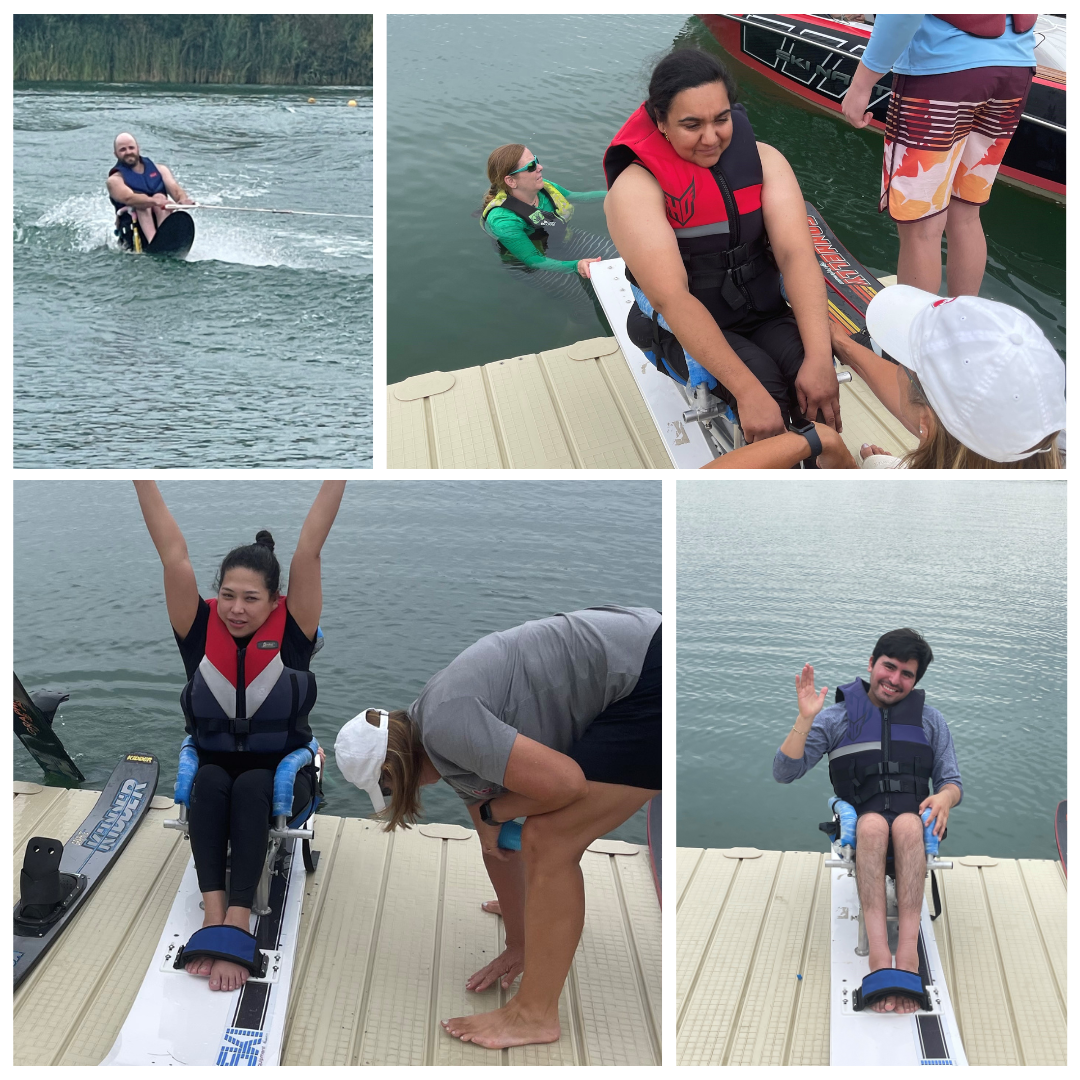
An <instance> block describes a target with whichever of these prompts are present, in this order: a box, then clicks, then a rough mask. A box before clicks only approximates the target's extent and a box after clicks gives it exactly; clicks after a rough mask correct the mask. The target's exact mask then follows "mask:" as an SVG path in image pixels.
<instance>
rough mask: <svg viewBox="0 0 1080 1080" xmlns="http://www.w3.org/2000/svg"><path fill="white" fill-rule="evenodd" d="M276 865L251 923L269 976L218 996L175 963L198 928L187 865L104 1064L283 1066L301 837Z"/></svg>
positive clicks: (194, 880)
mask: <svg viewBox="0 0 1080 1080" xmlns="http://www.w3.org/2000/svg"><path fill="white" fill-rule="evenodd" d="M312 820H314V819H312ZM276 870H277V872H276V873H275V874H274V876H273V878H272V879H271V885H270V913H269V914H268V915H263V916H257V915H252V920H251V922H252V925H251V932H252V933H253V934H254V935H255V936H256V938H258V943H259V944H258V947H259V949H261V950H262V951H263V952H265V953H268V954H269V960H270V962H269V965H268V967H267V973H266V976H265V977H264V978H262V979H254V978H251V979H248V981H247V982H246V983H245V984H244V985H243V986H242V987H241V988H240V989H239V990H233V991H231V992H229V993H222V992H221V991H213V990H211V989H210V988H209V986H208V985H207V980H206V979H204V978H199V977H197V976H194V975H189V974H188V973H187V972H186V971H184V969H183V968H180V969H176V968H174V967H173V960H174V959H175V957H176V954H177V951H178V950H179V948H180V946H181V945H183V944H184V943H185V942H186V941H187V940H188V938H190V937H191V935H192V934H193V933H194V932H195V931H196V930H198V929H199V928H200V927H201V926H202V910H201V909H200V907H199V902H200V899H201V896H200V893H199V880H198V877H197V875H196V873H195V864H194V862H193V861H192V862H189V863H188V867H187V870H186V872H185V873H184V877H183V880H182V881H181V883H180V889H179V891H178V892H177V894H176V899H175V901H174V902H173V905H172V909H171V910H170V912H169V919H168V922H167V923H166V924H165V929H164V930H163V931H162V934H161V938H160V940H159V942H158V947H157V949H156V950H155V951H154V957H153V960H152V961H151V963H150V967H149V969H148V970H147V972H146V976H145V977H144V979H143V982H142V986H141V987H140V988H139V993H138V996H137V997H136V999H135V1003H134V1004H133V1005H132V1007H131V1010H130V1012H129V1013H128V1016H127V1020H126V1021H125V1022H124V1026H123V1028H122V1029H121V1031H120V1035H119V1037H118V1038H117V1040H116V1042H115V1043H114V1044H113V1048H112V1050H110V1051H109V1054H108V1056H107V1057H106V1058H105V1060H104V1061H103V1062H102V1063H101V1064H102V1065H142V1066H147V1065H264V1066H265V1065H278V1064H280V1060H281V1047H282V1041H283V1038H284V1034H285V1013H286V1009H287V1008H288V1004H289V986H290V984H291V982H292V975H293V961H294V959H295V955H296V942H297V938H298V937H299V933H300V914H301V909H302V907H303V902H304V881H305V877H306V875H305V871H304V862H303V859H302V858H301V857H300V848H299V841H295V840H289V841H285V842H284V843H283V844H282V847H281V853H280V854H279V856H278V863H277V867H276Z"/></svg>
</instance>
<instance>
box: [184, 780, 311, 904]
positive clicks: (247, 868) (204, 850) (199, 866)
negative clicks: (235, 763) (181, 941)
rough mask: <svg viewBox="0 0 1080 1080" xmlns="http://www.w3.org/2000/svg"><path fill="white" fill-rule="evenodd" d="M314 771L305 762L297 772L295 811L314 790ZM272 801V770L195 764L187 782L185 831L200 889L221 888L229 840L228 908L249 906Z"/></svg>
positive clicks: (261, 860) (267, 836) (263, 853)
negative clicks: (233, 772) (237, 769)
mask: <svg viewBox="0 0 1080 1080" xmlns="http://www.w3.org/2000/svg"><path fill="white" fill-rule="evenodd" d="M312 773H313V769H312V768H311V767H310V766H308V767H307V768H303V769H301V770H300V771H299V772H298V773H297V774H296V786H295V788H294V789H293V807H292V812H293V816H295V815H296V814H298V813H300V811H301V810H303V809H304V807H305V806H307V804H308V803H309V802H310V800H311V795H312V792H313V791H314V790H315V781H314V777H313V775H312ZM273 806H274V773H273V770H271V769H249V770H248V771H247V772H241V773H237V775H236V776H235V778H234V777H233V776H231V775H230V774H229V772H228V771H227V770H225V769H223V768H222V767H221V766H220V765H202V766H200V767H199V771H198V772H197V773H196V774H195V782H194V784H192V787H191V805H190V807H189V812H190V816H189V819H188V835H189V836H190V837H191V854H192V855H193V856H194V859H195V870H196V873H197V874H198V875H199V891H200V892H204V893H207V892H224V890H225V863H226V851H227V845H228V843H229V841H230V840H231V841H232V861H231V869H232V877H231V880H230V882H229V907H245V908H249V907H251V904H252V901H253V900H254V899H255V888H256V886H257V885H258V884H259V876H260V875H261V874H262V868H263V863H264V861H265V859H266V845H267V842H268V841H269V839H270V817H271V812H272V810H273Z"/></svg>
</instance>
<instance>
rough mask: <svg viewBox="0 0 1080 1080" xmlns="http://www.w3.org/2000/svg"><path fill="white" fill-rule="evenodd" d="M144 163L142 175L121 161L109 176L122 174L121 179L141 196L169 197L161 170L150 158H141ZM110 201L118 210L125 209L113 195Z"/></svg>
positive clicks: (111, 170)
mask: <svg viewBox="0 0 1080 1080" xmlns="http://www.w3.org/2000/svg"><path fill="white" fill-rule="evenodd" d="M139 160H140V161H141V162H142V166H143V171H142V172H141V173H138V172H136V171H135V170H134V169H129V168H128V167H127V166H126V165H123V164H121V163H120V162H119V161H118V162H117V163H116V164H115V165H114V166H113V167H112V168H111V169H110V170H109V175H110V176H112V175H113V174H115V173H119V174H120V179H121V180H123V181H124V183H125V184H127V186H128V187H129V188H131V190H132V191H137V192H138V193H139V194H140V195H167V194H168V192H167V191H166V190H165V181H164V180H162V179H161V170H160V169H158V167H157V166H156V165H155V164H154V163H153V162H152V161H151V160H150V159H149V158H148V157H144V158H140V159H139ZM109 201H110V202H111V203H112V204H113V206H115V207H116V209H117V210H122V209H123V208H124V205H125V204H124V203H122V202H117V201H116V200H115V199H114V198H113V197H112V196H111V195H110V196H109Z"/></svg>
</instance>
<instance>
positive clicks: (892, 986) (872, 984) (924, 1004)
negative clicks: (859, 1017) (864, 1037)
mask: <svg viewBox="0 0 1080 1080" xmlns="http://www.w3.org/2000/svg"><path fill="white" fill-rule="evenodd" d="M887 997H905V998H910V999H911V1000H912V1001H916V1002H918V1004H919V1008H920V1009H923V1010H924V1011H926V1012H930V1011H931V1009H932V1006H931V1004H930V993H929V991H928V990H927V989H926V984H925V983H924V982H923V980H922V976H921V975H919V974H918V972H915V971H904V970H902V969H901V968H878V970H877V971H871V972H870V974H869V975H867V976H866V978H865V979H863V981H862V986H861V987H859V989H858V990H856V991H855V993H854V995H853V996H852V1002H851V1007H852V1008H853V1009H854V1010H855V1011H856V1012H862V1010H863V1009H865V1008H866V1007H867V1005H873V1004H874V1002H875V1001H881V1000H882V999H883V998H887Z"/></svg>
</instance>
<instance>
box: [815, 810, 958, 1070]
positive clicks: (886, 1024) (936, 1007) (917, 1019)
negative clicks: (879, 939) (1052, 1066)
mask: <svg viewBox="0 0 1080 1080" xmlns="http://www.w3.org/2000/svg"><path fill="white" fill-rule="evenodd" d="M829 809H830V810H831V811H832V812H833V820H832V821H831V822H826V823H825V824H823V825H822V826H821V828H822V829H823V830H824V831H826V832H828V834H829V837H830V839H831V840H832V851H833V857H832V858H831V859H828V860H827V861H826V864H825V865H826V866H828V867H830V868H831V871H830V872H831V880H832V902H831V903H832V906H831V920H832V989H831V992H830V995H829V1014H830V1021H829V1035H830V1038H829V1046H830V1048H829V1063H830V1064H831V1065H966V1064H967V1063H968V1062H967V1058H966V1057H965V1055H964V1047H963V1045H962V1044H961V1042H960V1033H959V1031H958V1029H957V1026H956V1017H955V1016H954V1015H953V1008H952V1002H951V1001H950V999H949V990H948V987H947V986H946V985H945V973H944V969H943V968H942V964H941V957H940V956H939V955H938V949H937V942H936V941H935V940H934V931H933V925H932V921H931V915H930V910H929V906H928V905H927V903H926V898H925V897H924V898H923V903H922V916H921V919H920V924H919V972H918V974H917V975H915V974H914V973H912V972H906V971H900V970H895V969H894V970H892V971H889V972H886V971H879V972H875V973H873V975H871V972H870V964H869V961H868V959H867V956H868V954H869V944H868V942H867V935H866V927H865V924H864V921H863V914H862V909H861V907H860V904H859V890H858V887H857V885H856V881H855V857H856V845H855V826H856V821H857V815H856V813H855V808H854V807H853V806H851V804H850V803H847V802H844V801H843V800H842V799H840V798H838V797H837V796H835V795H834V796H832V797H831V798H830V799H829ZM928 814H929V811H926V815H928ZM923 836H924V843H925V848H926V872H927V873H928V874H933V872H934V871H935V870H948V869H952V863H951V862H949V861H942V860H940V859H939V858H938V844H939V841H938V837H936V836H935V835H934V831H933V824H932V823H931V824H930V825H925V826H924V832H923ZM933 894H934V897H935V906H936V898H937V887H936V883H935V887H934V890H933ZM885 895H886V905H887V907H886V921H887V926H888V930H889V943H890V948H891V949H893V950H895V948H896V935H897V903H896V880H895V877H894V876H892V875H891V874H890V873H889V871H888V869H887V871H886V881H885ZM934 917H935V918H936V914H935V916H934ZM897 992H899V993H902V994H905V995H910V996H912V997H914V996H915V995H916V993H917V994H918V995H919V997H920V998H921V1000H920V1001H919V1008H918V1010H917V1011H916V1012H910V1013H899V1014H898V1013H883V1012H874V1011H873V1010H871V1009H870V1008H868V1007H867V1006H869V1005H870V1004H872V1003H873V1002H874V1001H877V1000H879V999H880V998H882V997H885V996H887V995H888V994H890V993H892V994H895V993H897Z"/></svg>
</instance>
